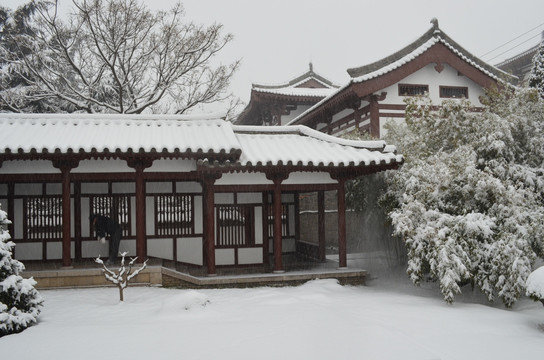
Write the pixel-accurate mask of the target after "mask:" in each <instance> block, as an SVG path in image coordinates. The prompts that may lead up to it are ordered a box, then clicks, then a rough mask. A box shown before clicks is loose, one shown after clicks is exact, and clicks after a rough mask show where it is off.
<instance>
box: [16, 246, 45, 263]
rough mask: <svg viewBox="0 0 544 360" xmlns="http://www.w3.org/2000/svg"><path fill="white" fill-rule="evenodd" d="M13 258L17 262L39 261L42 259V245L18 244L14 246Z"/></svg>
mask: <svg viewBox="0 0 544 360" xmlns="http://www.w3.org/2000/svg"><path fill="white" fill-rule="evenodd" d="M15 258H16V259H17V260H21V261H24V260H41V259H42V244H41V243H18V244H17V246H15Z"/></svg>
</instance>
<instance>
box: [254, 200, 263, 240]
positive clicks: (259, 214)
mask: <svg viewBox="0 0 544 360" xmlns="http://www.w3.org/2000/svg"><path fill="white" fill-rule="evenodd" d="M262 229H263V208H262V207H261V206H256V207H255V244H257V245H262V244H263V230H262Z"/></svg>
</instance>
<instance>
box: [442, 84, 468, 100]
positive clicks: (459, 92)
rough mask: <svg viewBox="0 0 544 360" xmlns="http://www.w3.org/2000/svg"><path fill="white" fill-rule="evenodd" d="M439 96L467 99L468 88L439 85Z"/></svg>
mask: <svg viewBox="0 0 544 360" xmlns="http://www.w3.org/2000/svg"><path fill="white" fill-rule="evenodd" d="M440 97H441V98H456V99H460V98H465V99H468V88H467V87H458V86H441V87H440Z"/></svg>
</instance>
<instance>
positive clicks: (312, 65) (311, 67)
mask: <svg viewBox="0 0 544 360" xmlns="http://www.w3.org/2000/svg"><path fill="white" fill-rule="evenodd" d="M309 65H310V72H314V64H312V62H311V61H310V64H309Z"/></svg>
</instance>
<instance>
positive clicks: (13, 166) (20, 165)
mask: <svg viewBox="0 0 544 360" xmlns="http://www.w3.org/2000/svg"><path fill="white" fill-rule="evenodd" d="M28 173H30V174H58V173H60V170H59V169H57V168H55V167H53V163H52V162H51V161H49V160H25V161H20V160H7V161H4V162H3V163H2V167H0V174H28Z"/></svg>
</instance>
